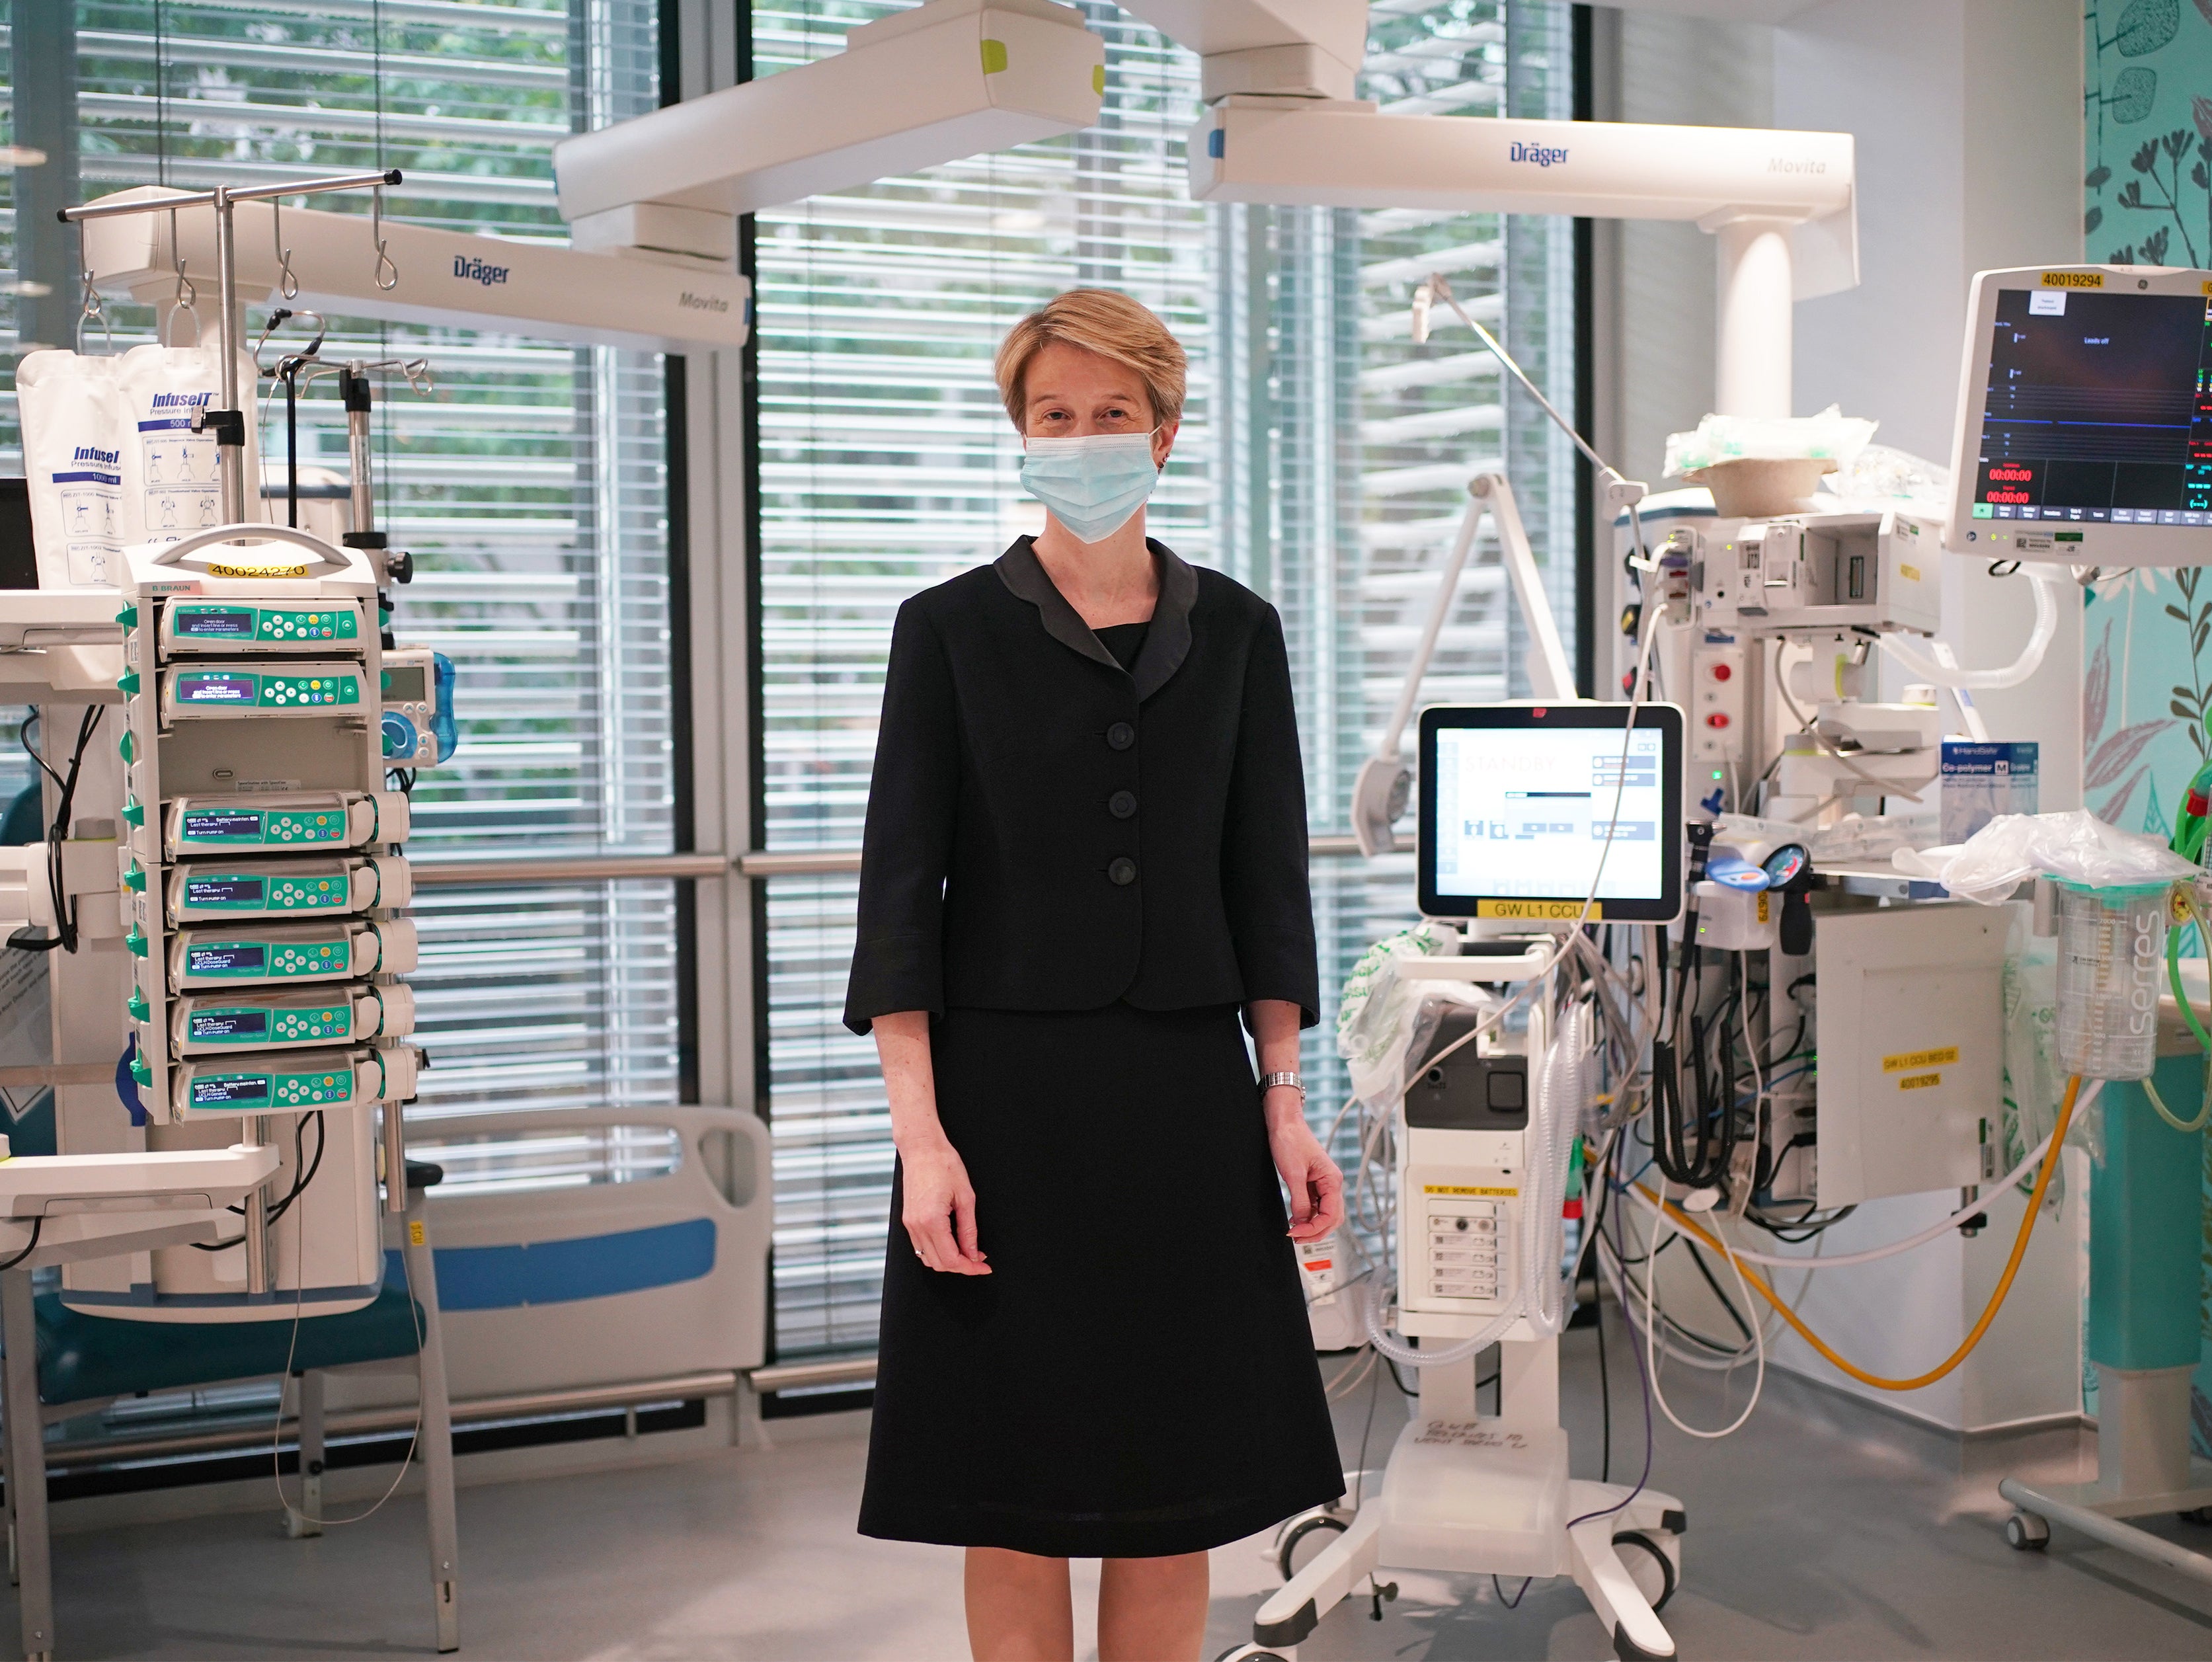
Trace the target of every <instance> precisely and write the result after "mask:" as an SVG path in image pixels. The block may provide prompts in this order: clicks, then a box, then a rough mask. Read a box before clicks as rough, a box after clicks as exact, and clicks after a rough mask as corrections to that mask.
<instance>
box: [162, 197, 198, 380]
mask: <svg viewBox="0 0 2212 1662" xmlns="http://www.w3.org/2000/svg"><path fill="white" fill-rule="evenodd" d="M169 258H170V259H172V260H173V261H174V262H175V263H176V268H177V292H176V295H175V298H174V299H173V300H172V301H170V302H169V322H170V326H171V327H172V328H173V327H174V326H175V323H176V317H177V314H178V313H179V312H189V313H190V314H191V320H192V344H193V345H195V346H197V345H198V344H200V313H199V298H200V291H199V289H197V287H196V286H194V284H193V283H192V280H191V278H190V277H186V276H185V251H184V247H183V245H182V244H181V243H179V241H178V240H177V216H176V214H175V213H174V211H172V212H171V213H170V215H169ZM164 333H165V334H166V333H167V331H164ZM164 344H167V343H166V342H164Z"/></svg>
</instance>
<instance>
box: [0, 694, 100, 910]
mask: <svg viewBox="0 0 2212 1662" xmlns="http://www.w3.org/2000/svg"><path fill="white" fill-rule="evenodd" d="M102 708H103V707H102V706H101V705H99V704H88V705H87V706H86V707H85V712H84V721H83V723H82V725H81V726H80V727H79V728H77V732H76V748H75V749H74V750H72V751H71V752H70V764H69V772H68V774H67V776H64V775H62V774H58V773H56V772H55V771H54V770H53V769H52V768H51V767H50V766H48V765H47V764H46V758H45V757H43V756H41V755H40V754H39V752H38V748H37V746H34V745H33V744H32V743H31V723H32V722H33V721H37V720H38V719H39V713H38V711H36V710H33V711H32V712H31V713H30V715H27V716H26V717H25V718H24V720H23V724H22V726H21V727H20V728H16V730H15V739H16V742H17V743H19V744H21V746H22V747H23V752H24V753H25V754H26V755H27V756H28V757H29V758H31V759H32V760H33V762H35V763H37V764H39V771H40V772H41V773H43V774H45V775H46V777H47V778H49V779H51V780H52V781H53V782H54V785H55V788H57V789H58V790H59V791H60V792H61V800H60V802H59V804H58V806H57V807H55V809H54V819H53V824H52V825H49V826H48V827H47V828H46V892H47V895H48V896H49V898H51V899H52V903H53V911H54V932H53V934H51V935H49V936H48V937H47V938H46V939H45V940H43V941H40V940H34V939H33V938H32V936H31V931H30V927H29V926H28V925H25V926H24V927H23V928H20V929H18V930H16V931H15V934H11V935H9V937H8V944H9V946H11V947H15V949H16V950H17V951H18V952H25V953H51V952H53V951H55V950H56V949H57V948H58V949H59V950H60V951H62V952H65V953H73V952H75V951H76V941H77V933H76V905H75V904H74V903H72V902H71V901H70V898H69V896H68V894H67V893H65V892H64V884H63V878H62V844H63V843H66V842H67V841H68V840H69V828H70V809H71V808H72V807H74V806H75V805H76V776H77V773H78V770H80V769H82V767H83V766H84V752H85V751H86V749H87V747H88V746H90V745H91V743H92V735H93V731H94V729H95V728H98V727H99V726H100V714H101V710H102Z"/></svg>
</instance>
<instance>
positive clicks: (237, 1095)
mask: <svg viewBox="0 0 2212 1662" xmlns="http://www.w3.org/2000/svg"><path fill="white" fill-rule="evenodd" d="M273 1094H274V1093H273V1092H272V1091H271V1090H270V1077H269V1075H266V1074H221V1075H215V1076H213V1077H210V1076H208V1075H201V1076H200V1077H198V1078H197V1079H195V1080H193V1081H192V1103H191V1105H192V1106H193V1107H195V1108H237V1107H243V1106H248V1105H254V1104H259V1103H265V1102H267V1101H268V1100H269V1099H270V1097H271V1096H272V1095H273Z"/></svg>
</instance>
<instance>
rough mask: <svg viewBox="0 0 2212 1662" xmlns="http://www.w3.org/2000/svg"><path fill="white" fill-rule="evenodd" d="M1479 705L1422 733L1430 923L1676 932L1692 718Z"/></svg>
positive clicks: (1622, 710) (1437, 719)
mask: <svg viewBox="0 0 2212 1662" xmlns="http://www.w3.org/2000/svg"><path fill="white" fill-rule="evenodd" d="M1627 713H1628V712H1627V709H1626V706H1624V705H1619V704H1612V705H1607V704H1584V705H1575V706H1548V707H1547V706H1529V705H1518V706H1516V705H1475V706H1469V707H1468V708H1465V709H1432V710H1430V711H1428V712H1426V713H1425V715H1423V717H1422V722H1421V764H1422V767H1421V827H1420V849H1421V909H1422V910H1423V911H1425V912H1426V913H1428V914H1429V915H1430V916H1441V917H1509V918H1510V917H1527V918H1529V919H1531V920H1534V921H1538V922H1557V921H1561V920H1562V919H1563V918H1565V919H1571V918H1572V917H1573V916H1576V915H1577V914H1579V912H1580V910H1581V908H1582V904H1583V899H1584V898H1585V897H1587V896H1589V894H1590V892H1591V890H1592V887H1593V886H1595V891H1596V898H1597V900H1598V902H1599V905H1598V907H1597V908H1596V909H1595V910H1594V912H1593V914H1592V915H1593V916H1602V917H1606V918H1612V919H1616V920H1619V919H1629V920H1644V921H1650V920H1655V919H1660V918H1671V917H1673V916H1674V915H1675V911H1676V910H1678V908H1679V905H1680V898H1681V842H1682V813H1681V771H1680V770H1681V716H1680V712H1679V711H1676V710H1674V709H1671V708H1669V707H1666V706H1650V707H1647V708H1646V709H1643V710H1641V711H1639V712H1638V725H1637V728H1636V729H1635V731H1634V732H1632V733H1631V732H1627V731H1626V730H1625V723H1626V717H1627Z"/></svg>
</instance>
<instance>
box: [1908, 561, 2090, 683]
mask: <svg viewBox="0 0 2212 1662" xmlns="http://www.w3.org/2000/svg"><path fill="white" fill-rule="evenodd" d="M2027 581H2028V585H2029V587H2032V588H2033V589H2034V591H2035V627H2034V629H2033V630H2032V631H2030V633H2029V635H2028V637H2027V645H2026V646H2025V647H2023V648H2021V654H2020V656H2019V658H2018V659H2016V660H2015V661H2014V662H2013V663H2012V664H2011V665H2009V666H2008V667H2006V668H2003V669H1961V668H1960V667H1959V666H1958V665H1957V664H1956V663H1946V662H1943V661H1942V660H1941V659H1938V658H1932V657H1923V655H1922V654H1921V653H1920V651H1919V649H1918V648H1915V647H1910V646H1907V645H1906V644H1905V642H1904V641H1903V640H1902V639H1901V638H1900V637H1899V636H1896V635H1882V636H1879V637H1878V638H1879V639H1880V641H1881V649H1882V650H1883V651H1884V652H1887V654H1889V655H1890V656H1891V657H1893V658H1894V659H1895V660H1897V661H1898V662H1899V664H1901V665H1903V666H1904V667H1905V669H1906V670H1907V671H1909V672H1910V673H1912V674H1914V675H1917V676H1918V677H1919V678H1920V679H1922V680H1923V681H1932V682H1934V683H1935V684H1936V685H1937V686H1939V687H1950V688H1953V689H1954V690H1956V689H1960V688H1963V689H1965V690H1966V691H1972V692H1997V691H2002V690H2003V689H2004V688H2006V687H2016V686H2018V685H2020V684H2021V682H2023V681H2025V680H2026V679H2027V678H2028V677H2029V676H2031V675H2033V674H2034V673H2035V672H2036V671H2037V670H2039V669H2040V668H2042V667H2043V654H2045V652H2047V651H2048V650H2050V648H2051V640H2052V638H2053V637H2054V636H2057V633H2058V584H2059V581H2060V580H2059V579H2058V578H2057V577H2053V576H2048V575H2045V574H2044V573H2043V572H2040V571H2033V570H2031V571H2029V572H2028V574H2027ZM1936 650H1937V651H1938V652H1940V653H1941V654H1942V658H1946V659H1948V657H1949V656H1950V655H1951V654H1950V653H1949V651H1948V648H1944V647H1942V646H1941V645H1940V644H1939V645H1938V647H1937V648H1936Z"/></svg>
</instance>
